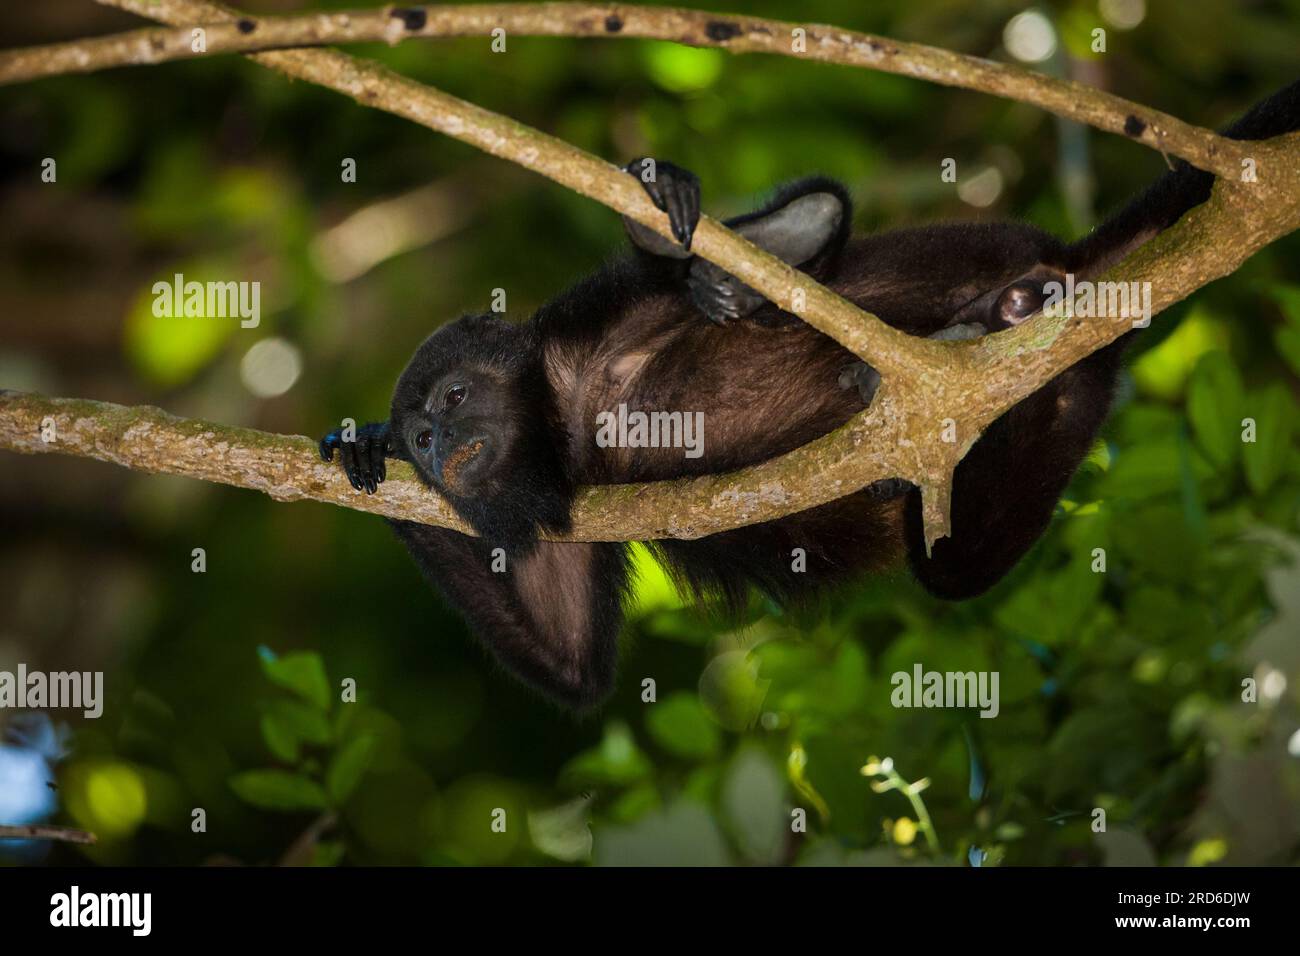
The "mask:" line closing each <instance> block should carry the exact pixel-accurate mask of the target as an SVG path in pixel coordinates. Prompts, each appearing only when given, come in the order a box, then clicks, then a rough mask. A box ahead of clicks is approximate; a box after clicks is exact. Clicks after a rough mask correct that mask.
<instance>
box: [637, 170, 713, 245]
mask: <svg viewBox="0 0 1300 956" xmlns="http://www.w3.org/2000/svg"><path fill="white" fill-rule="evenodd" d="M623 168H624V169H625V170H627V171H628V172H629V173H631V174H632V175H633V176H635V177H636V178H637V180H638V181H639V182H640V183H641V186H642V188H643V189H645V191H646V194H647V195H648V196H649V197H650V201H651V202H653V203H654V204H655V207H656V208H657V209H659V210H660V211H662V212H666V213H667V214H668V225H669V226H670V227H672V231H673V236H674V237H675V238H676V239H677V241H678V242H680V243H681V244H682V248H683V249H688V250H689V249H690V248H691V238H692V237H693V236H694V235H695V227H696V226H697V225H699V222H700V181H699V179H698V178H697V177H696V175H695V174H694V173H693V172H691V171H690V170H688V169H682V167H680V166H675V165H673V164H672V163H669V162H664V161H663V160H655V159H651V158H649V157H642V158H640V159H634V160H632V162H630V163H628V164H627V165H626V166H624V167H623ZM651 251H657V250H651Z"/></svg>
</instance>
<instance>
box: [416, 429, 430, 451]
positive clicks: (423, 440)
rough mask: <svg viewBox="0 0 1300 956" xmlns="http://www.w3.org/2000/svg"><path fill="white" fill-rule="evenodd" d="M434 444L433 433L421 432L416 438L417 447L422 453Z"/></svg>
mask: <svg viewBox="0 0 1300 956" xmlns="http://www.w3.org/2000/svg"><path fill="white" fill-rule="evenodd" d="M432 444H433V432H420V434H418V435H416V436H415V447H416V448H418V449H420V450H421V451H425V450H427V449H428V447H429V446H430V445H432Z"/></svg>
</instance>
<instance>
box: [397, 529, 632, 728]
mask: <svg viewBox="0 0 1300 956" xmlns="http://www.w3.org/2000/svg"><path fill="white" fill-rule="evenodd" d="M390 524H392V526H393V529H394V530H395V531H396V532H397V536H398V537H399V538H401V539H402V541H403V542H404V543H405V544H406V547H407V548H408V549H409V550H410V552H411V555H412V557H414V558H415V561H416V563H417V564H418V565H419V566H420V570H421V571H422V572H423V574H424V576H425V578H426V579H427V580H428V581H429V582H430V583H431V584H433V585H434V586H435V587H436V588H437V589H438V590H439V591H441V592H442V594H443V595H444V596H445V597H446V599H447V600H448V601H449V602H451V604H453V605H454V606H455V607H456V609H457V610H459V611H460V613H461V614H462V616H463V617H464V618H465V620H466V621H467V622H468V623H469V626H470V628H471V630H473V631H474V633H475V634H476V635H477V636H478V637H479V639H480V640H481V641H482V642H483V644H484V645H485V646H486V647H487V649H488V650H489V651H491V652H492V655H493V656H494V657H495V658H496V659H497V660H498V661H500V662H501V664H502V665H503V666H504V667H505V668H506V669H507V670H509V671H510V672H511V673H512V674H514V675H515V676H516V677H518V678H519V679H520V680H522V681H523V682H524V683H526V684H528V685H530V686H531V687H534V688H535V689H537V690H539V691H541V692H542V693H543V694H545V695H547V696H549V697H551V698H553V699H555V700H557V701H559V702H560V703H562V704H564V705H565V706H568V707H572V708H576V709H584V708H588V707H592V706H595V705H596V704H598V703H600V702H601V701H603V700H604V699H605V698H606V697H608V696H609V693H610V691H611V690H612V688H613V684H614V670H615V663H616V658H617V649H618V646H617V639H618V632H619V628H620V627H621V626H622V622H623V607H622V604H623V596H624V592H625V591H626V588H627V560H626V555H625V548H624V546H623V545H621V544H615V543H598V544H578V543H572V544H571V543H559V542H556V543H552V542H545V541H544V542H539V543H538V544H537V545H536V546H535V547H533V548H532V549H531V550H530V551H528V552H527V553H526V554H525V555H523V556H516V555H514V554H507V553H506V552H505V551H504V550H503V549H500V548H494V547H493V546H492V545H491V543H490V542H487V541H485V540H484V539H482V538H471V537H469V536H467V535H463V534H460V533H459V532H456V531H449V530H447V529H446V528H435V527H432V526H430V525H422V524H414V523H412V522H409V521H392V522H390Z"/></svg>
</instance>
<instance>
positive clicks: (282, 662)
mask: <svg viewBox="0 0 1300 956" xmlns="http://www.w3.org/2000/svg"><path fill="white" fill-rule="evenodd" d="M258 654H259V657H260V659H261V661H262V672H263V673H264V674H266V676H267V678H268V679H269V680H270V681H271V682H272V683H274V684H277V685H279V686H280V687H283V688H285V689H286V690H291V691H293V692H294V693H295V694H297V695H298V696H299V697H301V698H303V699H304V700H306V701H309V702H310V703H313V704H315V705H316V706H317V707H319V708H320V709H321V710H323V711H328V710H329V707H330V689H329V680H328V678H326V676H325V664H324V663H323V662H322V661H321V658H320V655H319V654H317V653H316V652H314V651H294V652H293V653H291V654H285V655H284V656H283V657H276V655H275V652H273V651H271V650H270V649H269V648H265V647H263V648H259V650H258Z"/></svg>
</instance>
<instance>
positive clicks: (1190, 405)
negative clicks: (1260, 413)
mask: <svg viewBox="0 0 1300 956" xmlns="http://www.w3.org/2000/svg"><path fill="white" fill-rule="evenodd" d="M1244 400H1245V389H1244V387H1243V386H1242V384H1241V375H1240V374H1238V372H1237V368H1236V366H1235V365H1233V364H1232V359H1230V358H1229V357H1228V355H1227V353H1226V352H1207V353H1206V354H1205V355H1203V356H1202V357H1201V360H1200V361H1199V362H1197V363H1196V368H1195V370H1193V372H1192V378H1191V382H1190V383H1189V385H1188V389H1187V417H1188V418H1190V419H1191V422H1192V428H1193V430H1194V431H1195V433H1196V441H1197V443H1198V444H1199V445H1200V447H1201V449H1202V450H1203V451H1204V452H1205V455H1206V457H1207V458H1209V459H1210V461H1211V462H1212V463H1213V464H1214V465H1215V466H1217V467H1219V468H1227V467H1229V466H1230V465H1232V463H1233V462H1235V461H1236V460H1237V453H1238V450H1239V449H1240V448H1241V416H1242V403H1243V401H1244Z"/></svg>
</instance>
